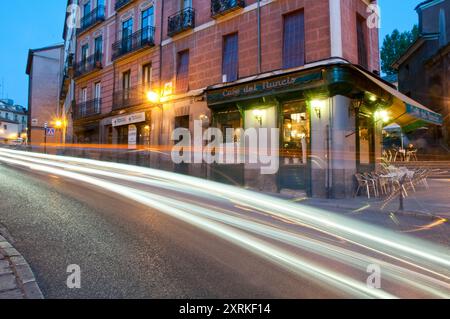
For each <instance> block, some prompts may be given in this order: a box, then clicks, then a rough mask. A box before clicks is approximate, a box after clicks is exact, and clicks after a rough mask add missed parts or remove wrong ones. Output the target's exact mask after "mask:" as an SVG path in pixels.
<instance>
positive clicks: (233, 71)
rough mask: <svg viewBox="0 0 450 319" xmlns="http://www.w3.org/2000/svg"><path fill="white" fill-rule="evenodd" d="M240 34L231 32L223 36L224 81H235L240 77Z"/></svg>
mask: <svg viewBox="0 0 450 319" xmlns="http://www.w3.org/2000/svg"><path fill="white" fill-rule="evenodd" d="M238 57H239V45H238V34H237V33H234V34H230V35H227V36H225V37H224V38H223V58H222V74H223V80H224V82H233V81H236V80H237V79H238V72H239V71H238V70H239V63H238Z"/></svg>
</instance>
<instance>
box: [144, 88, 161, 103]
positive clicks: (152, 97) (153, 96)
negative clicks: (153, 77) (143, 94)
mask: <svg viewBox="0 0 450 319" xmlns="http://www.w3.org/2000/svg"><path fill="white" fill-rule="evenodd" d="M147 100H148V101H149V102H151V103H159V101H160V97H159V94H158V93H156V92H155V91H148V92H147Z"/></svg>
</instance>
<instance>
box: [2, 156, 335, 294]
mask: <svg viewBox="0 0 450 319" xmlns="http://www.w3.org/2000/svg"><path fill="white" fill-rule="evenodd" d="M0 181H1V182H0V183H1V184H2V185H4V186H6V185H7V187H2V188H1V190H0V196H1V197H0V212H1V213H0V220H1V222H2V224H3V225H5V226H7V230H8V232H9V234H10V235H11V236H12V238H13V240H14V245H15V246H16V247H17V249H18V250H19V251H20V252H21V253H22V254H23V255H24V257H25V259H27V261H28V262H29V263H30V265H31V267H32V269H33V271H34V272H35V274H36V277H37V281H38V283H39V285H40V287H41V289H42V291H43V294H44V296H45V297H46V298H271V297H272V298H274V297H292V298H295V297H308V296H310V297H314V296H316V297H317V296H324V297H325V296H327V293H326V292H324V291H322V289H306V290H305V289H304V288H305V287H309V288H312V287H310V286H311V285H309V284H307V283H305V282H301V281H300V280H296V279H295V278H293V276H292V275H291V274H289V273H288V272H286V271H283V270H279V269H274V266H273V265H272V264H269V263H268V262H266V261H264V260H262V259H260V258H258V257H256V256H253V255H252V254H249V253H248V252H245V251H243V250H241V249H239V248H236V247H232V246H231V244H228V243H226V242H224V241H222V240H220V239H218V238H213V236H212V235H209V234H207V233H205V232H203V231H201V230H198V229H196V228H194V227H191V226H189V225H186V224H184V223H181V222H179V221H177V220H174V219H173V218H170V217H168V216H166V215H163V214H160V213H158V212H157V211H155V210H151V209H149V208H147V207H144V206H142V205H139V204H136V203H133V202H131V201H126V200H123V199H122V198H117V197H116V196H110V195H109V194H108V193H106V192H101V191H98V189H93V188H91V187H88V186H86V185H81V184H79V183H76V182H71V181H67V180H64V179H61V178H58V177H56V176H48V175H45V174H36V173H34V172H32V171H22V170H17V169H12V168H10V167H7V166H5V165H2V164H0ZM70 264H77V265H80V267H81V271H82V288H81V289H73V290H71V289H68V288H67V285H66V280H67V276H68V274H67V273H66V269H67V266H68V265H70ZM328 296H332V295H331V294H328Z"/></svg>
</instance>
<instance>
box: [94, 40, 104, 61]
mask: <svg viewBox="0 0 450 319" xmlns="http://www.w3.org/2000/svg"><path fill="white" fill-rule="evenodd" d="M102 55H103V37H102V36H99V37H97V38H95V62H101V61H102Z"/></svg>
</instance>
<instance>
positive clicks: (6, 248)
mask: <svg viewBox="0 0 450 319" xmlns="http://www.w3.org/2000/svg"><path fill="white" fill-rule="evenodd" d="M0 255H3V256H4V257H5V259H6V260H7V261H9V264H10V267H11V270H12V272H13V274H14V275H15V277H16V281H17V284H18V286H19V289H20V290H21V291H22V294H23V297H24V298H25V299H44V295H43V294H42V291H41V289H40V288H39V286H38V284H37V282H36V278H35V276H34V274H33V271H32V270H31V268H30V265H29V264H28V263H27V261H26V260H25V258H23V256H22V255H21V254H20V253H19V252H18V251H17V250H16V249H15V248H14V247H13V246H12V245H11V244H10V243H9V242H7V241H6V239H5V238H4V237H3V236H0Z"/></svg>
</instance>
